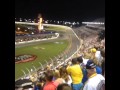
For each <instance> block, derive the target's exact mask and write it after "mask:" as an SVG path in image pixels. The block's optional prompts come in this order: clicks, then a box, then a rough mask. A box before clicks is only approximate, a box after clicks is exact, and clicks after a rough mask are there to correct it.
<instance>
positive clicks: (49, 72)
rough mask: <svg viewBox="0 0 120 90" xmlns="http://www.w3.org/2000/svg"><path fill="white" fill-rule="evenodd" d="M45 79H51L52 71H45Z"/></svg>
mask: <svg viewBox="0 0 120 90" xmlns="http://www.w3.org/2000/svg"><path fill="white" fill-rule="evenodd" d="M44 74H45V79H46V81H52V79H53V71H48V72H45V73H44Z"/></svg>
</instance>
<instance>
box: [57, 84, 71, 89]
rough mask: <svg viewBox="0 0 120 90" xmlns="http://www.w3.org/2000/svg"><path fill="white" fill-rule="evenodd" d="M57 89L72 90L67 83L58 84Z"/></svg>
mask: <svg viewBox="0 0 120 90" xmlns="http://www.w3.org/2000/svg"><path fill="white" fill-rule="evenodd" d="M57 90H72V88H71V87H70V86H69V85H68V84H66V83H64V84H60V85H58V87H57Z"/></svg>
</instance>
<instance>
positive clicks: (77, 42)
mask: <svg viewBox="0 0 120 90" xmlns="http://www.w3.org/2000/svg"><path fill="white" fill-rule="evenodd" d="M63 31H64V30H63ZM59 34H60V36H59V37H58V38H57V39H52V40H46V41H38V42H31V43H25V44H19V45H15V48H19V47H24V46H28V45H35V44H40V43H45V42H57V41H59V40H65V39H67V40H69V42H70V43H71V45H70V48H69V49H68V51H67V52H66V53H65V54H64V55H65V56H64V57H65V58H68V57H70V56H71V55H72V54H73V53H74V52H76V50H77V48H78V47H79V46H80V40H79V39H78V38H77V37H76V36H75V34H74V33H73V31H72V30H71V28H67V27H66V28H65V32H64V33H59Z"/></svg>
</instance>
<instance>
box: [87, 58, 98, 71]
mask: <svg viewBox="0 0 120 90" xmlns="http://www.w3.org/2000/svg"><path fill="white" fill-rule="evenodd" d="M95 67H96V65H95V63H94V62H93V61H92V60H88V61H87V64H86V69H93V68H95Z"/></svg>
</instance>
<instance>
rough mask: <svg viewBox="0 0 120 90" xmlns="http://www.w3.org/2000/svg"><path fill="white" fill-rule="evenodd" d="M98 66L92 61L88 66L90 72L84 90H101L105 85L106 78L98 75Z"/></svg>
mask: <svg viewBox="0 0 120 90" xmlns="http://www.w3.org/2000/svg"><path fill="white" fill-rule="evenodd" d="M95 67H96V65H95V64H94V63H93V61H92V60H89V61H88V62H87V64H86V69H87V72H88V80H87V81H86V83H85V85H84V87H83V90H100V89H99V88H101V85H103V84H104V85H105V78H104V77H103V76H102V75H101V74H97V73H96V69H95Z"/></svg>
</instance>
